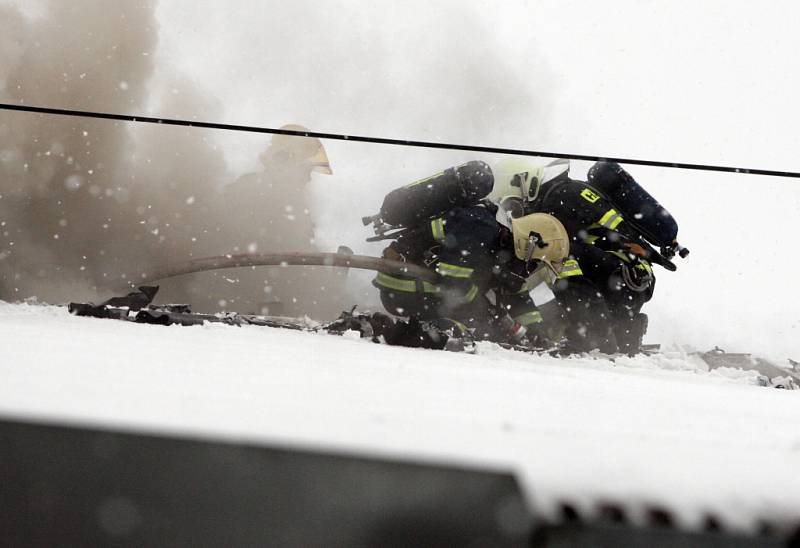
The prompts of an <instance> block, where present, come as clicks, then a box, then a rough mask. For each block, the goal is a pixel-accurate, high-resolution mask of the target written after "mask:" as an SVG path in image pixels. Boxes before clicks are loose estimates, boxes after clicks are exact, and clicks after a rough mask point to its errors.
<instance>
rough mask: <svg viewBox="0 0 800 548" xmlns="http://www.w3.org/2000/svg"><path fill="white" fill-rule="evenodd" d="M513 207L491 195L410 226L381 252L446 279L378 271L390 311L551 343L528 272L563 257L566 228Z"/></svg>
mask: <svg viewBox="0 0 800 548" xmlns="http://www.w3.org/2000/svg"><path fill="white" fill-rule="evenodd" d="M510 213H511V212H508V211H506V210H503V209H499V208H497V207H496V206H494V205H493V204H491V203H489V202H483V203H478V204H475V205H466V206H458V207H452V208H450V209H447V210H446V211H444V212H443V213H442V214H441V215H439V216H437V217H435V218H433V219H429V220H426V221H425V222H423V223H420V224H419V225H418V226H415V227H413V228H411V229H410V230H407V231H405V232H404V233H403V234H402V235H401V236H399V237H398V238H397V240H396V241H394V242H392V244H391V245H389V246H388V247H387V248H386V249H385V250H384V253H383V256H384V257H385V258H389V259H394V260H400V261H407V262H410V263H415V264H420V265H425V266H427V267H428V268H430V269H431V270H434V271H435V272H437V273H438V274H439V276H440V280H441V281H440V282H439V283H436V284H432V283H428V282H421V281H418V280H414V279H411V278H403V277H398V276H390V275H388V274H384V273H379V274H378V275H377V276H376V278H375V279H374V280H373V284H374V285H375V286H376V287H377V288H378V289H379V290H380V295H381V301H382V303H383V305H384V307H385V308H386V309H387V311H389V312H390V313H391V314H394V315H396V316H400V317H406V318H411V319H412V320H414V321H419V320H421V321H428V322H434V324H435V325H438V326H440V327H444V328H446V327H454V328H455V329H454V330H455V331H456V332H457V334H464V333H466V332H469V333H470V334H471V335H472V336H473V337H474V338H475V339H477V340H482V339H483V340H492V341H495V342H507V343H512V344H525V345H528V346H531V347H537V348H541V347H544V346H547V345H548V344H549V342H548V341H547V340H546V338H545V337H544V332H543V331H542V316H541V314H540V313H539V311H538V310H537V309H536V306H535V304H534V303H533V301H532V300H531V298H530V295H529V293H528V290H527V287H526V280H527V279H528V277H529V276H530V274H531V272H533V271H535V270H536V269H537V268H544V266H543V265H544V264H545V263H547V264H549V265H553V264H556V265H557V264H560V262H561V261H562V260H563V259H564V257H565V256H566V253H567V249H568V242H567V236H566V231H565V230H564V228H563V227H562V226H561V224H560V223H559V222H558V221H557V220H556V219H555V218H553V217H551V216H549V215H542V214H537V215H529V216H527V217H521V218H512V215H511V214H510ZM549 268H554V267H553V266H550V267H549Z"/></svg>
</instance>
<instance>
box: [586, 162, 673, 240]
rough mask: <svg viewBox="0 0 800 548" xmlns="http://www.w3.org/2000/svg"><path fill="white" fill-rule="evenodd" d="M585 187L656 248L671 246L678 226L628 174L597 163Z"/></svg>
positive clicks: (616, 167) (619, 169) (613, 167)
mask: <svg viewBox="0 0 800 548" xmlns="http://www.w3.org/2000/svg"><path fill="white" fill-rule="evenodd" d="M588 182H589V185H590V186H591V187H592V188H594V189H595V190H597V191H598V192H599V193H600V194H601V195H602V196H603V197H605V198H606V199H607V200H608V201H609V202H611V203H612V204H613V205H614V207H615V208H616V209H617V210H619V212H620V213H622V214H623V215H624V216H625V223H626V224H628V225H629V226H632V227H633V228H635V229H636V230H637V231H638V232H639V233H640V234H641V235H642V236H644V238H645V239H646V240H648V241H649V242H650V243H652V244H655V245H657V246H660V247H668V246H670V245H673V242H675V239H676V238H677V236H678V223H677V222H676V221H675V219H674V218H673V217H672V215H671V214H670V212H669V211H667V210H666V208H664V207H663V206H662V205H661V204H659V203H658V201H656V199H655V198H653V196H651V195H650V193H649V192H647V191H646V190H645V189H644V188H642V186H641V185H640V184H639V183H637V182H636V180H635V179H634V178H633V177H631V175H630V174H629V173H628V172H627V171H625V170H624V169H622V167H621V166H620V165H619V164H617V163H614V162H597V163H596V164H595V165H593V166H592V168H591V169H590V170H589V174H588Z"/></svg>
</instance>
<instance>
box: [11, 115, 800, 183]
mask: <svg viewBox="0 0 800 548" xmlns="http://www.w3.org/2000/svg"><path fill="white" fill-rule="evenodd" d="M0 110H14V111H19V112H33V113H38V114H52V115H57V116H79V117H83V118H100V119H103V120H118V121H123V122H141V123H147V124H162V125H168V126H184V127H198V128H206V129H219V130H226V131H244V132H249V133H268V134H272V135H292V136H296V137H316V138H318V139H329V140H336V141H353V142H357V143H376V144H381V145H396V146H407V147H421V148H438V149H447V150H467V151H472V152H487V153H494V154H510V155H515V156H544V157H546V158H563V159H567V160H588V161H607V162H617V163H620V164H628V165H639V166H652V167H667V168H677V169H692V170H697V171H719V172H725V173H745V174H749V175H766V176H769V177H791V178H795V179H800V173H798V172H794V171H777V170H771V169H754V168H744V167H730V166H715V165H707V164H687V163H684V162H658V161H654V160H636V159H633V158H615V157H611V156H592V155H587V154H566V153H563V152H547V151H541V150H523V149H514V148H499V147H483V146H475V145H459V144H454V143H435V142H430V141H411V140H407V139H387V138H383V137H364V136H361V135H344V134H341V133H320V132H316V131H296V130H291V129H276V128H267V127H257V126H242V125H235V124H218V123H214V122H200V121H192V120H179V119H171V118H152V117H148V116H131V115H129V114H112V113H107V112H90V111H82V110H67V109H58V108H46V107H35V106H28V105H12V104H6V103H0Z"/></svg>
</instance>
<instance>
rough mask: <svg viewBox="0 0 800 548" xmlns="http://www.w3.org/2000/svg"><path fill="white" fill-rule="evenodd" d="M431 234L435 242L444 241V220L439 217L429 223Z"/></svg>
mask: <svg viewBox="0 0 800 548" xmlns="http://www.w3.org/2000/svg"><path fill="white" fill-rule="evenodd" d="M431 234H432V235H433V239H434V240H436V241H437V242H443V241H444V219H442V218H441V217H440V218H438V219H434V220H432V221H431Z"/></svg>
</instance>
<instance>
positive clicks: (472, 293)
mask: <svg viewBox="0 0 800 548" xmlns="http://www.w3.org/2000/svg"><path fill="white" fill-rule="evenodd" d="M477 296H478V286H477V285H475V284H472V287H471V288H470V290H469V291H467V294H466V295H464V302H465V303H471V302H472V301H474V300H475V297H477Z"/></svg>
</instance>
